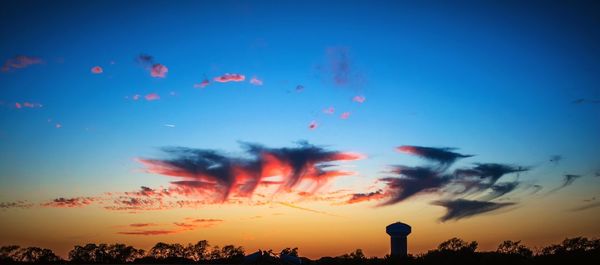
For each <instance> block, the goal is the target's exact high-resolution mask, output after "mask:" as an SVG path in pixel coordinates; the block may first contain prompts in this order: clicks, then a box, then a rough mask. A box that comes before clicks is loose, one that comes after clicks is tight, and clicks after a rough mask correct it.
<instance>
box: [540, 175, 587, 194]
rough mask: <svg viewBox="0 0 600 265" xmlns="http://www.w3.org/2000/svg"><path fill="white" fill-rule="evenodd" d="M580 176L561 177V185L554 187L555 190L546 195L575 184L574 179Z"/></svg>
mask: <svg viewBox="0 0 600 265" xmlns="http://www.w3.org/2000/svg"><path fill="white" fill-rule="evenodd" d="M581 177H582V176H581V175H572V174H566V175H564V177H563V183H562V184H561V185H560V186H558V187H556V188H555V189H553V190H551V191H549V192H548V193H553V192H557V191H559V190H561V189H563V188H565V187H567V186H570V185H571V184H573V182H575V180H576V179H578V178H581Z"/></svg>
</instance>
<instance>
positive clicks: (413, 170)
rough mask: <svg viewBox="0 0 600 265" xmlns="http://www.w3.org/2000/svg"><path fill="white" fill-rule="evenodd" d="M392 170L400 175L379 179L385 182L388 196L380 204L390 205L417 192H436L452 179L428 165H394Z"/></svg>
mask: <svg viewBox="0 0 600 265" xmlns="http://www.w3.org/2000/svg"><path fill="white" fill-rule="evenodd" d="M392 172H393V173H395V174H398V175H400V176H401V177H387V178H381V179H379V180H380V181H382V182H384V183H385V184H386V193H387V194H389V197H390V198H389V199H388V200H387V201H385V202H383V203H382V204H381V205H392V204H396V203H399V202H402V201H404V200H406V199H408V198H410V197H412V196H415V195H418V194H423V193H431V192H437V191H439V190H440V189H441V188H443V187H444V186H446V185H447V184H448V183H450V180H451V179H452V177H451V176H448V175H442V174H440V172H438V171H436V170H435V169H432V168H429V167H405V166H395V167H394V169H393V171H392Z"/></svg>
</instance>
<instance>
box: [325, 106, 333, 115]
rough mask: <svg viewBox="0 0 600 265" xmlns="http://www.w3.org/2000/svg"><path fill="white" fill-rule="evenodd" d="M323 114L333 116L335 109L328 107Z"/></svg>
mask: <svg viewBox="0 0 600 265" xmlns="http://www.w3.org/2000/svg"><path fill="white" fill-rule="evenodd" d="M323 113H325V114H333V113H335V109H334V108H333V107H329V108H326V109H324V110H323Z"/></svg>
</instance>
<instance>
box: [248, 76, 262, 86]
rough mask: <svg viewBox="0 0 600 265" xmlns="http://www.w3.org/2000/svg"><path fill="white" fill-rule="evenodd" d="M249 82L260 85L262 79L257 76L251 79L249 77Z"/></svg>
mask: <svg viewBox="0 0 600 265" xmlns="http://www.w3.org/2000/svg"><path fill="white" fill-rule="evenodd" d="M250 84H253V85H255V86H262V85H263V81H262V80H260V79H258V78H257V77H252V79H250Z"/></svg>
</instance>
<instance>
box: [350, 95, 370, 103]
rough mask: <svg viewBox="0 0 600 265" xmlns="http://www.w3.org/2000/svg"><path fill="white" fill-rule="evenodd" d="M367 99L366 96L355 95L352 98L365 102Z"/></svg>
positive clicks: (355, 100)
mask: <svg viewBox="0 0 600 265" xmlns="http://www.w3.org/2000/svg"><path fill="white" fill-rule="evenodd" d="M365 100H367V98H365V97H364V96H354V97H353V98H352V101H354V102H358V103H363V102H365Z"/></svg>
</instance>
